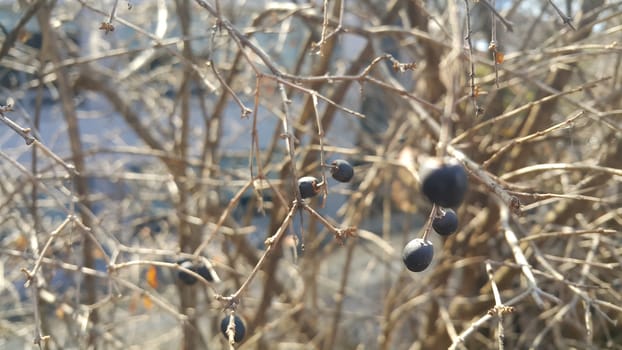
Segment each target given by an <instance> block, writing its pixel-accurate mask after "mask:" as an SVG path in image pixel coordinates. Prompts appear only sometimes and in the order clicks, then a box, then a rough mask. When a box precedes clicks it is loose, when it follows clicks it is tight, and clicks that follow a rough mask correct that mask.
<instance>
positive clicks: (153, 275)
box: [147, 265, 158, 289]
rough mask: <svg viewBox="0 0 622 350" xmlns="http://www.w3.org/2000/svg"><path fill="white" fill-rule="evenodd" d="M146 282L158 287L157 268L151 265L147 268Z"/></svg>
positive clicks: (152, 286)
mask: <svg viewBox="0 0 622 350" xmlns="http://www.w3.org/2000/svg"><path fill="white" fill-rule="evenodd" d="M147 283H148V284H149V286H151V288H154V289H155V288H158V269H157V268H156V267H155V266H153V265H151V266H149V269H148V270H147Z"/></svg>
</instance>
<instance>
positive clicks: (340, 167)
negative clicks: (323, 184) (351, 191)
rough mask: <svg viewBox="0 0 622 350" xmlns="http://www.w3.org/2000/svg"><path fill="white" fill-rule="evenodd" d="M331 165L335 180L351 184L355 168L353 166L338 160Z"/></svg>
mask: <svg viewBox="0 0 622 350" xmlns="http://www.w3.org/2000/svg"><path fill="white" fill-rule="evenodd" d="M330 165H331V168H330V173H331V174H332V175H333V179H335V180H337V181H339V182H350V180H352V177H353V176H354V168H352V165H350V163H348V161H346V160H343V159H337V160H336V161H334V162H332V163H331V164H330Z"/></svg>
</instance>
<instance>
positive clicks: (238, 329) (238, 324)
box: [177, 259, 246, 343]
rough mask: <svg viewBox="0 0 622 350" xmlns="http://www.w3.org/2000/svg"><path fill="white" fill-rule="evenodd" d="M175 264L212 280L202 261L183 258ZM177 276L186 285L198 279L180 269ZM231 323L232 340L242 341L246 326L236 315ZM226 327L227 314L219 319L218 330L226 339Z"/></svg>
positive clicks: (227, 321)
mask: <svg viewBox="0 0 622 350" xmlns="http://www.w3.org/2000/svg"><path fill="white" fill-rule="evenodd" d="M177 264H179V266H182V267H183V268H185V269H187V270H190V271H192V272H194V273H196V274H197V275H199V276H201V277H203V278H205V280H206V281H208V282H213V281H214V277H213V276H212V273H211V271H210V269H209V268H208V267H207V266H205V264H203V263H195V262H193V261H192V260H188V259H183V260H180V261H178V262H177ZM177 278H178V279H179V280H180V281H181V282H183V283H184V284H186V285H193V284H195V283H197V281H198V279H197V278H196V277H195V276H193V275H192V274H189V273H188V272H186V271H184V270H181V269H180V270H179V271H178V272H177ZM233 324H234V326H235V328H234V331H235V335H234V336H233V340H234V341H235V342H236V343H239V342H241V341H242V339H244V335H245V333H246V326H245V325H244V321H242V319H241V318H240V317H239V316H238V315H234V318H233ZM228 328H229V316H225V317H224V318H223V319H222V320H221V321H220V331H221V332H222V334H223V335H224V336H225V338H227V339H229V336H228V335H227V329H228Z"/></svg>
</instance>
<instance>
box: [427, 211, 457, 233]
mask: <svg viewBox="0 0 622 350" xmlns="http://www.w3.org/2000/svg"><path fill="white" fill-rule="evenodd" d="M432 228H433V229H434V231H436V233H438V234H439V235H441V236H449V235H450V234H452V233H454V232H456V230H457V229H458V216H457V215H456V212H455V211H453V209H441V215H440V216H436V217H434V220H432Z"/></svg>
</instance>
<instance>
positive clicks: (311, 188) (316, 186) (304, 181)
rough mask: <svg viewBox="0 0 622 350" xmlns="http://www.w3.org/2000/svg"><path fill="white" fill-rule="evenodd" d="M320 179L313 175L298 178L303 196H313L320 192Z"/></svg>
mask: <svg viewBox="0 0 622 350" xmlns="http://www.w3.org/2000/svg"><path fill="white" fill-rule="evenodd" d="M320 187H321V186H320V180H318V179H317V178H315V177H313V176H303V177H301V178H300V179H298V190H299V191H300V196H301V197H302V198H311V197H313V196H315V195H316V194H318V193H320Z"/></svg>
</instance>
